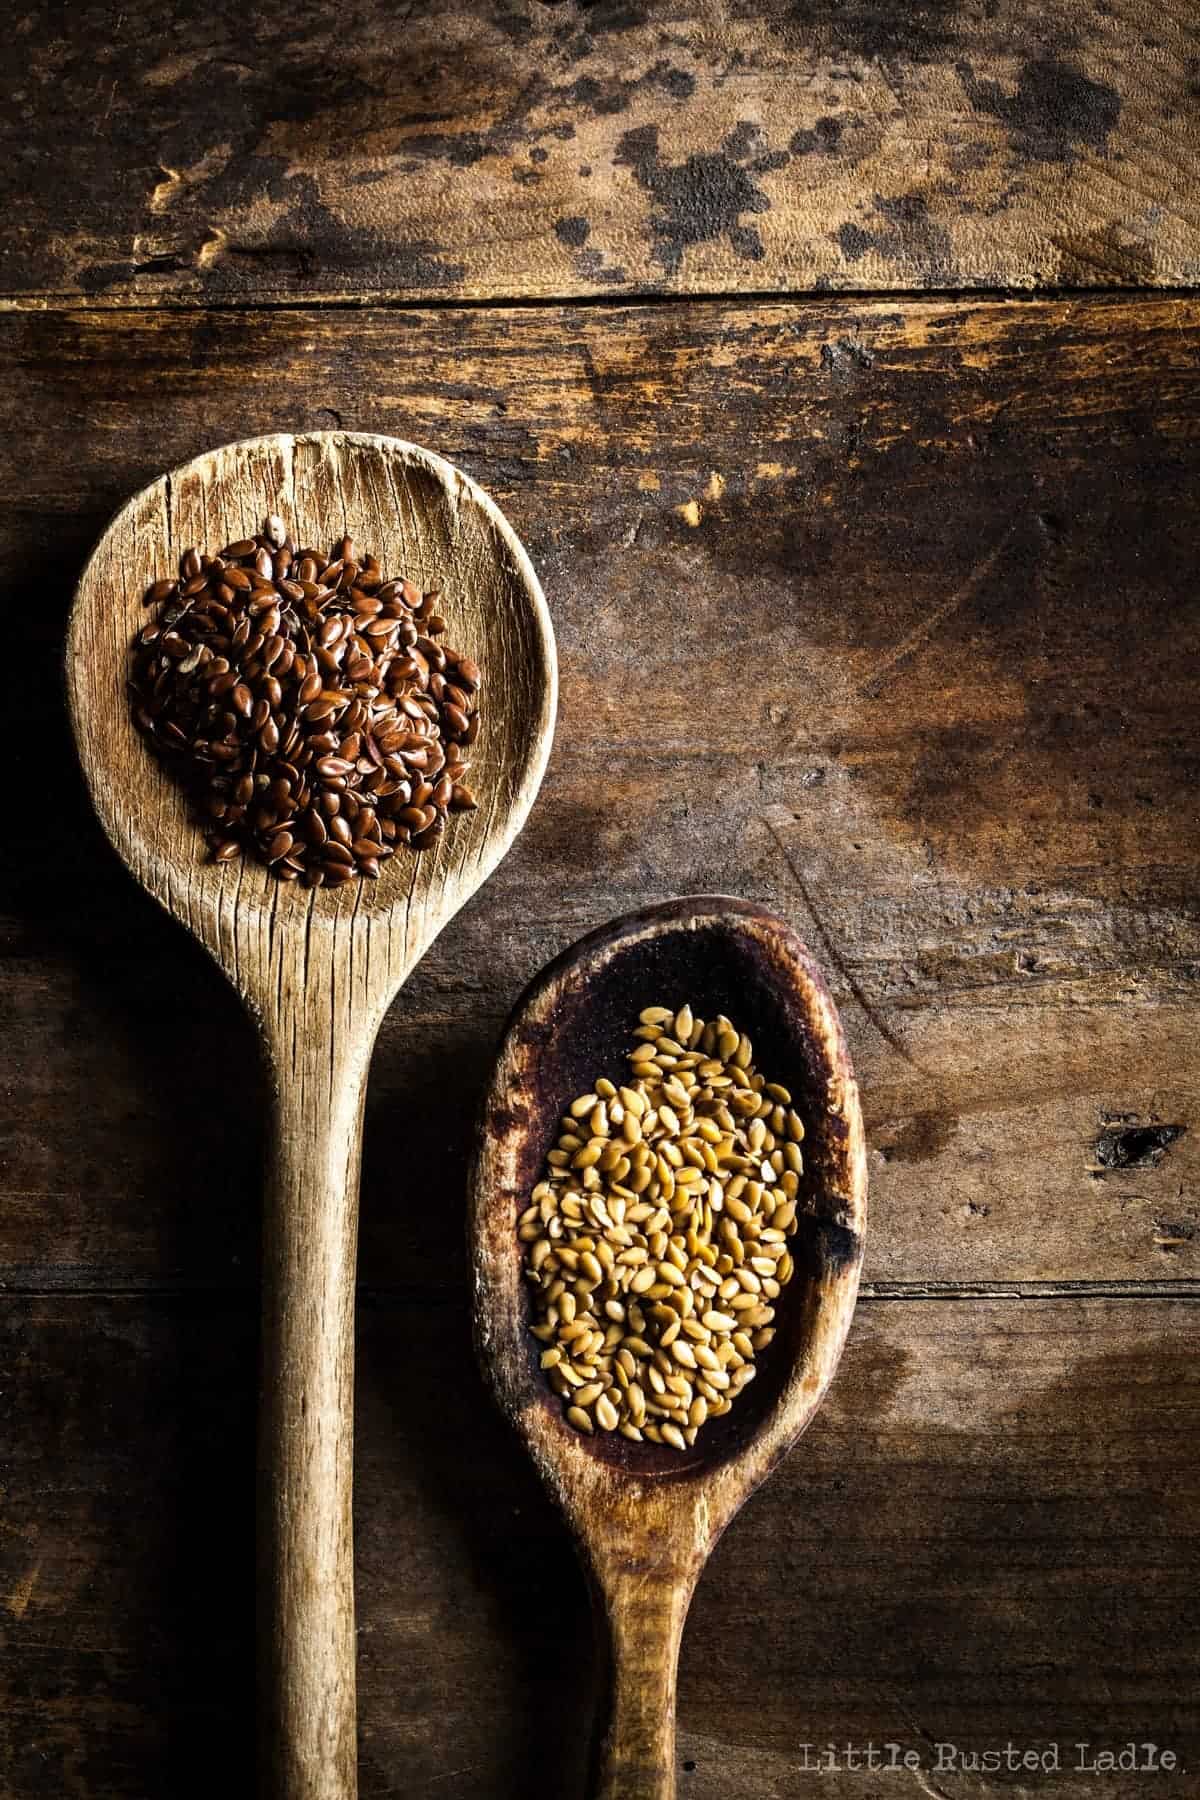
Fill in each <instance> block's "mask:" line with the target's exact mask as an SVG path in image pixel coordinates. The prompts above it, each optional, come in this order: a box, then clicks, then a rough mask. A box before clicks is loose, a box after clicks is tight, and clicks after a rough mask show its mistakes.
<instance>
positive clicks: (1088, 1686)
mask: <svg viewBox="0 0 1200 1800" xmlns="http://www.w3.org/2000/svg"><path fill="white" fill-rule="evenodd" d="M460 1223H461V1221H460V1220H459V1218H458V1216H457V1214H456V1212H455V1211H454V1209H442V1210H441V1212H440V1213H439V1216H438V1236H437V1240H436V1244H435V1246H433V1247H434V1248H436V1249H437V1250H438V1251H439V1253H440V1254H441V1255H442V1256H446V1255H449V1254H450V1253H451V1246H452V1244H453V1242H454V1241H455V1240H456V1238H457V1237H458V1235H459V1231H460ZM391 1235H392V1237H393V1240H394V1242H395V1245H396V1249H397V1253H398V1254H403V1255H405V1256H406V1257H407V1256H408V1255H409V1252H410V1249H411V1246H412V1242H413V1232H412V1226H411V1221H410V1220H409V1219H408V1218H406V1217H405V1216H404V1215H403V1214H396V1215H394V1216H393V1218H392V1221H391ZM415 1272H417V1271H415ZM467 1308H468V1297H467V1292H466V1288H465V1285H462V1284H460V1285H459V1286H458V1288H457V1290H456V1291H455V1292H454V1294H453V1295H452V1296H448V1297H444V1298H443V1297H441V1296H439V1295H436V1294H431V1293H430V1292H429V1291H428V1290H426V1289H422V1290H420V1291H413V1292H410V1293H409V1294H408V1295H407V1296H405V1297H404V1298H403V1299H394V1300H391V1301H389V1302H387V1303H370V1304H368V1305H366V1306H365V1307H364V1308H363V1310H362V1313H361V1317H360V1346H359V1377H358V1405H359V1430H358V1445H359V1453H358V1468H357V1482H356V1495H357V1533H358V1557H359V1567H358V1599H359V1623H360V1635H359V1644H360V1659H359V1660H360V1715H361V1741H360V1782H361V1789H362V1794H363V1797H364V1800H376V1797H379V1800H382V1796H385V1795H389V1796H395V1797H396V1800H399V1797H401V1796H403V1797H404V1800H426V1797H428V1800H441V1797H442V1796H446V1795H452V1796H454V1800H509V1797H510V1796H511V1800H528V1796H529V1795H530V1794H531V1793H533V1792H540V1793H544V1794H546V1795H552V1796H554V1800H575V1797H576V1796H582V1794H583V1792H584V1784H583V1779H582V1764H583V1758H584V1754H585V1750H586V1743H587V1734H588V1725H589V1719H590V1710H589V1709H590V1706H591V1695H590V1692H589V1687H590V1678H591V1634H590V1630H589V1626H588V1618H587V1601H586V1595H585V1591H584V1586H583V1581H582V1578H581V1576H580V1575H579V1574H578V1572H577V1570H576V1568H575V1565H574V1562H573V1559H572V1556H571V1552H570V1549H569V1546H568V1540H567V1537H566V1534H565V1532H564V1531H563V1530H562V1528H561V1527H560V1525H559V1524H558V1522H557V1520H556V1518H555V1516H554V1514H553V1513H552V1512H551V1511H550V1509H549V1507H548V1505H547V1503H546V1502H545V1501H544V1499H543V1497H542V1495H541V1493H540V1490H539V1488H538V1486H537V1483H536V1479H535V1477H534V1475H533V1472H532V1469H531V1467H530V1465H529V1464H528V1462H527V1461H526V1460H525V1458H524V1456H523V1454H522V1452H521V1451H520V1449H519V1447H518V1445H517V1442H516V1440H515V1438H513V1437H512V1436H511V1434H509V1433H508V1432H507V1430H506V1429H505V1427H504V1426H503V1424H502V1423H501V1420H500V1418H499V1415H498V1414H497V1413H495V1411H494V1409H493V1407H492V1405H491V1403H490V1401H489V1399H488V1397H487V1396H486V1395H485V1393H484V1391H483V1389H482V1386H481V1385H480V1383H479V1381H478V1378H477V1376H476V1374H475V1371H474V1368H473V1364H472V1359H471V1355H470V1345H469V1324H468V1314H467ZM253 1321H254V1304H253V1301H252V1299H251V1297H250V1296H243V1297H238V1298H232V1299H231V1298H222V1297H219V1296H202V1297H193V1298H190V1299H189V1298H186V1297H185V1298H167V1297H144V1296H116V1297H110V1298H102V1297H96V1296H90V1297H89V1296H63V1295H58V1296H50V1297H42V1298H34V1297H21V1296H12V1295H10V1296H8V1297H7V1298H6V1299H5V1301H4V1304H3V1306H2V1307H0V1330H2V1331H3V1335H4V1346H3V1362H4V1369H5V1380H4V1384H3V1385H4V1395H3V1407H4V1422H3V1435H4V1443H5V1457H4V1462H5V1468H4V1476H3V1479H4V1486H5V1496H4V1516H5V1521H6V1530H5V1532H4V1534H3V1536H2V1537H0V1567H2V1574H0V1598H2V1600H3V1608H4V1610H3V1612H2V1613H0V1625H2V1627H3V1638H4V1660H5V1671H6V1673H5V1681H4V1683H3V1697H2V1698H0V1769H3V1771H4V1775H3V1782H2V1785H3V1787H4V1791H5V1792H6V1793H11V1794H13V1795H14V1796H17V1795H20V1796H22V1797H24V1796H29V1795H35V1794H36V1795H42V1794H45V1795H47V1796H50V1795H53V1796H54V1797H55V1800H145V1797H146V1796H160V1795H161V1796H168V1795H169V1796H171V1800H191V1797H192V1796H196V1797H197V1800H198V1797H199V1796H201V1795H203V1796H209V1795H211V1794H212V1793H213V1792H214V1791H219V1792H223V1793H230V1794H235V1795H238V1796H239V1797H240V1796H241V1795H242V1794H243V1793H248V1792H249V1791H250V1787H249V1780H248V1770H249V1768H250V1764H251V1759H252V1694H251V1686H252V1682H251V1675H252V1670H251V1660H250V1647H251V1641H252V1617H253V1593H252V1590H253V1550H252V1540H253V1481H252V1475H251V1466H252V1436H253V1417H252V1408H253V1387H254V1383H253V1367H254V1336H255V1332H254V1323H253ZM1196 1325H1197V1309H1196V1306H1195V1304H1193V1303H1188V1302H1185V1301H1178V1300H1176V1301H1172V1300H1158V1301H1146V1300H1143V1301H1120V1302H1117V1301H1105V1300H1091V1301H1086V1302H1079V1301H1068V1300H1059V1301H1029V1300H1024V1301H1017V1300H1007V1301H1006V1300H994V1301H988V1302H983V1301H978V1302H977V1301H957V1302H948V1301H940V1302H939V1301H934V1302H930V1301H914V1300H904V1301H901V1300H890V1301H881V1300H866V1301H864V1302H861V1303H860V1306H859V1310H858V1313H857V1316H856V1319H855V1323H854V1327H853V1329H852V1332H851V1337H850V1343H849V1346H848V1348H847V1352H846V1356H845V1358H844V1359H843V1363H842V1368H841V1370H840V1372H839V1375H838V1378H837V1380H836V1381H835V1383H834V1385H833V1387H832V1389H831V1390H830V1394H829V1397H828V1399H827V1400H826V1403H825V1405H824V1407H823V1409H822V1411H821V1413H820V1414H819V1415H818V1417H817V1419H816V1421H815V1422H814V1424H813V1426H812V1428H811V1429H810V1431H809V1433H808V1434H807V1436H806V1437H805V1438H804V1439H803V1440H802V1441H801V1443H800V1444H799V1445H798V1446H797V1448H796V1450H795V1451H794V1452H793V1454H792V1455H791V1456H790V1457H789V1458H788V1459H787V1460H786V1461H785V1462H784V1463H783V1464H782V1465H781V1467H780V1468H779V1470H778V1471H777V1472H776V1474H775V1475H774V1477H773V1478H772V1480H771V1481H770V1483H768V1485H767V1486H766V1487H765V1488H764V1489H763V1490H762V1492H761V1494H760V1495H758V1496H757V1497H756V1498H755V1499H754V1500H753V1501H752V1502H751V1503H750V1505H749V1506H748V1507H747V1508H746V1510H745V1511H744V1513H743V1514H742V1515H741V1517H740V1518H739V1519H738V1520H737V1522H736V1523H735V1524H734V1525H733V1526H732V1527H731V1529H730V1531H729V1533H728V1534H727V1535H726V1537H725V1538H724V1539H723V1540H722V1541H721V1543H720V1545H719V1546H718V1548H717V1550H716V1552H715V1554H714V1557H713V1559H712V1562H711V1564H710V1565H709V1568H708V1571H707V1572H706V1574H705V1576H704V1578H703V1580H702V1581H701V1583H700V1586H699V1588H698V1590H697V1594H696V1598H695V1602H694V1605H693V1611H692V1615H691V1619H690V1621H689V1624H688V1628H687V1631H686V1634H685V1637H684V1645H683V1657H682V1664H681V1669H680V1691H679V1701H680V1706H679V1720H680V1742H679V1755H680V1758H681V1773H680V1792H681V1795H683V1796H686V1797H688V1800H697V1797H698V1800H817V1797H819V1796H822V1795H827V1794H828V1793H830V1792H834V1793H837V1794H839V1795H842V1794H845V1795H849V1796H851V1797H852V1800H881V1797H882V1800H886V1796H888V1795H890V1794H892V1793H914V1792H916V1791H917V1784H915V1783H914V1782H913V1780H912V1777H911V1776H908V1775H904V1774H898V1775H892V1776H887V1777H876V1778H875V1779H874V1780H871V1779H869V1778H867V1777H865V1776H862V1775H859V1776H853V1775H845V1776H842V1777H840V1778H839V1779H838V1780H837V1782H835V1783H831V1782H830V1781H829V1780H828V1778H823V1777H818V1776H816V1775H814V1774H811V1773H808V1774H805V1772H804V1771H803V1768H802V1758H803V1751H802V1750H801V1748H800V1746H801V1745H802V1744H804V1743H805V1742H808V1743H812V1744H824V1743H826V1742H829V1741H831V1740H832V1741H834V1742H837V1743H844V1742H845V1741H846V1740H847V1739H849V1740H850V1741H852V1742H855V1743H859V1744H864V1745H865V1744H866V1743H867V1742H868V1741H869V1740H871V1739H874V1741H875V1742H876V1743H881V1742H883V1741H885V1740H891V1741H895V1742H898V1743H900V1744H902V1745H904V1746H905V1747H909V1748H912V1749H915V1750H917V1751H920V1752H922V1753H923V1754H924V1756H925V1758H926V1763H927V1768H928V1767H929V1765H930V1762H931V1760H932V1757H933V1754H934V1753H933V1749H932V1744H933V1743H935V1742H937V1741H939V1740H944V1741H950V1742H953V1743H957V1744H959V1745H961V1746H963V1747H966V1748H972V1747H973V1748H976V1749H978V1748H982V1747H984V1746H986V1745H991V1744H1001V1745H1002V1744H1003V1743H1005V1742H1006V1741H1007V1740H1010V1739H1011V1740H1014V1741H1016V1742H1018V1743H1020V1744H1023V1745H1026V1746H1031V1747H1041V1746H1044V1745H1045V1744H1046V1743H1047V1742H1048V1741H1058V1742H1059V1743H1061V1744H1062V1746H1063V1756H1064V1762H1065V1763H1067V1759H1068V1758H1069V1757H1070V1755H1071V1749H1070V1747H1071V1746H1072V1745H1073V1744H1074V1743H1075V1742H1076V1741H1079V1740H1083V1741H1090V1742H1092V1743H1094V1744H1108V1745H1111V1744H1114V1743H1118V1744H1119V1743H1123V1742H1124V1741H1125V1740H1126V1738H1129V1737H1134V1738H1138V1739H1142V1738H1149V1739H1151V1740H1153V1741H1155V1742H1157V1743H1158V1744H1160V1745H1162V1746H1164V1747H1173V1748H1174V1749H1175V1750H1176V1751H1177V1753H1178V1754H1179V1755H1180V1757H1181V1759H1182V1761H1183V1763H1184V1765H1185V1766H1186V1767H1187V1769H1188V1770H1190V1771H1194V1770H1195V1769H1196V1768H1197V1767H1198V1766H1200V1731H1198V1729H1197V1719H1196V1712H1195V1707H1194V1704H1193V1697H1194V1695H1195V1692H1196V1687H1197V1682H1198V1681H1200V1658H1198V1654H1197V1651H1198V1646H1200V1616H1198V1610H1197V1595H1198V1594H1200V1540H1198V1538H1197V1533H1196V1515H1195V1506H1194V1468H1195V1441H1196V1433H1197V1431H1198V1430H1200V1386H1198V1383H1197V1359H1196V1353H1195V1352H1196ZM692 1764H694V1768H689V1765H692ZM1067 1766H1068V1768H1069V1763H1068V1764H1067ZM926 1779H927V1781H929V1782H931V1783H932V1784H933V1786H932V1787H927V1788H926V1789H925V1791H926V1792H938V1793H940V1794H941V1795H944V1796H948V1800H982V1797H984V1796H997V1797H998V1796H1000V1795H1002V1794H1006V1793H1011V1792H1013V1791H1014V1790H1013V1789H1012V1787H1011V1786H1010V1785H1009V1783H1008V1782H1007V1781H1006V1782H1003V1783H1002V1782H999V1781H983V1782H981V1781H979V1780H973V1779H970V1778H966V1777H963V1776H959V1777H957V1778H956V1777H955V1776H953V1775H945V1774H943V1775H932V1774H928V1775H927V1776H926ZM1024 1779H1025V1782H1026V1785H1025V1787H1024V1789H1023V1791H1024V1792H1026V1793H1036V1794H1039V1795H1040V1794H1045V1795H1047V1796H1048V1797H1049V1800H1145V1795H1146V1794H1147V1793H1151V1792H1153V1793H1159V1792H1161V1793H1163V1794H1165V1795H1168V1796H1170V1795H1179V1796H1183V1795H1186V1794H1189V1793H1191V1792H1193V1791H1194V1787H1192V1786H1189V1785H1188V1781H1189V1779H1190V1777H1184V1778H1182V1779H1176V1780H1175V1781H1173V1782H1171V1781H1168V1780H1167V1779H1166V1778H1165V1777H1162V1778H1159V1779H1158V1780H1157V1781H1154V1780H1152V1779H1151V1778H1149V1777H1145V1776H1142V1777H1140V1778H1133V1777H1129V1778H1121V1777H1119V1776H1118V1777H1109V1778H1107V1779H1106V1778H1104V1777H1101V1776H1096V1775H1093V1776H1086V1775H1082V1774H1078V1775H1072V1774H1070V1773H1069V1772H1067V1771H1066V1769H1064V1772H1063V1773H1061V1774H1059V1775H1058V1776H1057V1777H1054V1778H1051V1777H1044V1778H1033V1777H1026V1778H1024Z"/></svg>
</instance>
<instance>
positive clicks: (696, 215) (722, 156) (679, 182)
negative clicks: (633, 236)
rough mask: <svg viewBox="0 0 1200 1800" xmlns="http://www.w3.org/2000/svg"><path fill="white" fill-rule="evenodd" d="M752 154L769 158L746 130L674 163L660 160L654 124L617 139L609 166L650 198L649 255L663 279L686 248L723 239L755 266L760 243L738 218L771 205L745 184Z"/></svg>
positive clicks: (752, 185) (751, 185) (758, 190)
mask: <svg viewBox="0 0 1200 1800" xmlns="http://www.w3.org/2000/svg"><path fill="white" fill-rule="evenodd" d="M756 152H757V153H758V154H759V155H762V156H767V155H769V152H763V151H758V147H757V144H756V142H755V139H754V134H753V133H752V131H751V128H749V127H747V128H746V129H745V131H744V132H743V131H741V130H740V129H739V132H737V133H731V134H730V136H729V137H727V138H726V139H725V142H724V144H723V146H722V147H721V149H719V150H717V151H711V152H707V153H703V154H697V155H692V156H689V157H688V158H687V161H686V162H683V163H678V164H670V163H667V162H665V161H664V160H663V158H662V157H661V156H660V154H659V147H658V126H657V125H641V126H638V128H637V129H636V130H634V131H627V132H626V133H625V134H624V136H623V137H622V138H621V141H620V143H619V144H618V146H617V153H616V156H615V158H614V162H615V164H616V166H617V167H618V168H622V167H624V168H630V169H632V170H633V172H634V175H635V177H636V179H637V181H638V184H639V186H641V187H643V188H644V189H645V190H646V192H647V193H648V194H650V195H651V196H652V198H653V201H654V211H653V212H652V214H651V217H650V225H651V230H652V231H653V233H654V251H653V255H654V260H655V262H657V263H658V264H660V266H661V267H662V268H663V269H664V270H665V272H666V273H667V274H668V275H675V274H677V273H678V271H679V268H680V265H681V263H682V261H683V255H684V251H685V250H686V249H687V248H688V247H689V246H690V245H693V244H705V243H712V242H714V241H715V240H717V239H719V238H725V239H727V241H728V242H729V244H730V245H731V246H732V247H733V249H734V250H735V251H736V253H737V254H738V256H740V257H744V258H745V259H746V260H747V261H749V262H758V261H761V259H762V257H763V255H764V254H765V253H764V250H763V243H762V239H761V237H760V236H759V234H758V232H757V231H755V230H754V228H753V227H752V226H750V225H744V224H743V223H742V218H743V215H744V214H746V213H763V212H767V211H768V210H769V209H770V205H771V202H770V200H769V199H768V198H767V196H766V194H765V193H764V192H763V190H762V189H761V187H759V186H758V185H757V184H756V183H755V182H754V181H753V180H752V179H751V174H750V167H753V161H752V159H753V157H754V156H755V153H756ZM739 159H741V160H739ZM786 160H787V159H786V156H785V157H784V161H786ZM748 162H749V163H750V167H747V166H746V165H747V163H748Z"/></svg>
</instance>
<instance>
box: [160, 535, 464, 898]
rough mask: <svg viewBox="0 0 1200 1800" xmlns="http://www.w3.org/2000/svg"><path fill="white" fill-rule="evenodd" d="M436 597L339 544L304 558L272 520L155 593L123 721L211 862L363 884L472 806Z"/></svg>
mask: <svg viewBox="0 0 1200 1800" xmlns="http://www.w3.org/2000/svg"><path fill="white" fill-rule="evenodd" d="M437 598H438V590H437V589H430V591H429V592H428V593H424V594H423V593H421V592H420V591H419V590H418V589H417V588H416V587H414V586H413V584H412V582H411V581H405V580H401V579H390V578H386V577H385V576H384V573H383V570H382V569H381V568H380V566H379V563H378V561H377V559H376V558H375V557H373V556H360V554H359V552H358V550H357V549H356V548H355V544H354V540H353V539H352V538H349V537H346V538H343V539H342V541H341V543H340V544H339V545H338V546H337V548H336V549H335V550H334V552H333V554H332V556H324V555H322V554H321V553H320V552H318V551H316V550H308V549H298V548H297V547H296V545H295V544H294V543H293V541H292V538H291V537H290V535H289V534H288V531H287V528H286V526H285V525H284V523H283V520H282V519H279V518H277V517H275V516H274V515H272V516H271V517H270V518H269V519H268V520H267V521H266V525H265V527H264V529H263V530H262V531H261V532H260V533H259V535H258V536H257V537H254V538H244V539H242V540H241V541H240V542H238V543H236V544H227V545H226V546H225V548H224V549H223V550H222V551H221V553H220V554H219V555H218V556H207V555H201V554H200V553H199V552H198V551H196V550H188V551H186V552H185V554H184V556H183V557H182V559H181V561H180V564H179V578H178V580H168V581H156V582H155V583H154V585H153V587H151V588H150V590H149V592H148V593H147V595H146V604H147V605H148V606H155V607H156V608H157V611H156V613H155V615H154V617H153V619H152V620H151V622H150V624H148V625H147V626H146V627H145V628H144V629H143V630H142V631H140V632H139V633H138V634H137V636H136V638H135V639H134V642H133V649H132V669H131V673H130V682H129V686H130V696H131V702H132V706H133V716H134V718H135V720H136V722H137V724H138V726H139V728H140V729H141V731H142V732H143V733H144V734H145V735H146V737H147V738H148V739H149V741H150V743H151V745H152V746H153V748H154V750H155V751H156V752H157V753H158V755H159V756H161V757H162V758H163V759H164V761H165V762H166V763H167V764H168V766H169V767H170V768H171V770H172V772H173V773H174V774H175V775H176V776H177V777H178V779H179V780H180V781H181V783H182V784H183V786H184V787H185V789H186V791H187V794H188V797H189V800H190V802H191V805H192V807H193V809H194V811H195V813H196V816H197V818H198V819H199V821H200V823H201V825H202V826H203V828H204V833H205V836H206V838H207V839H208V843H209V845H210V848H211V852H212V857H213V860H214V861H216V862H227V861H229V860H231V859H232V858H233V857H235V856H237V855H238V854H239V853H240V852H242V851H248V852H249V853H250V854H251V855H253V856H255V857H257V858H258V859H259V861H260V862H264V863H266V864H268V865H269V866H270V868H271V869H272V871H273V872H274V873H275V874H276V875H277V876H278V877H279V879H280V880H281V881H295V880H297V879H299V880H302V881H303V882H305V883H306V885H308V886H309V887H321V886H325V887H337V886H339V885H340V884H341V883H342V882H346V881H350V880H352V879H353V878H354V877H355V876H357V875H366V876H368V877H371V878H375V877H377V876H378V875H379V872H380V865H381V864H382V863H383V862H385V861H386V860H387V858H388V857H390V856H393V855H394V854H395V851H396V849H397V847H398V846H400V845H407V846H408V847H409V848H411V849H413V850H425V849H428V848H429V846H430V845H431V844H434V843H436V842H437V840H438V838H439V837H440V835H441V833H442V832H443V831H444V829H445V825H446V816H447V814H448V813H450V812H457V811H463V810H465V809H467V808H469V807H473V806H474V805H475V798H474V795H473V794H472V793H471V790H470V788H469V787H467V786H466V784H465V780H464V777H465V775H466V771H467V753H468V750H469V747H470V745H471V744H473V743H474V741H475V735H476V732H477V731H478V729H479V715H478V712H477V710H476V708H477V702H478V694H479V685H480V680H481V676H480V671H479V668H478V665H477V664H476V663H474V662H472V661H471V659H470V658H469V657H467V656H464V655H462V654H461V653H460V652H459V651H457V650H453V649H451V648H450V646H449V645H448V644H446V643H443V642H439V641H438V640H439V639H440V638H441V636H442V633H443V632H444V631H445V629H446V621H445V619H444V618H442V616H441V614H440V613H439V612H438V611H437V604H436V603H437Z"/></svg>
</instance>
